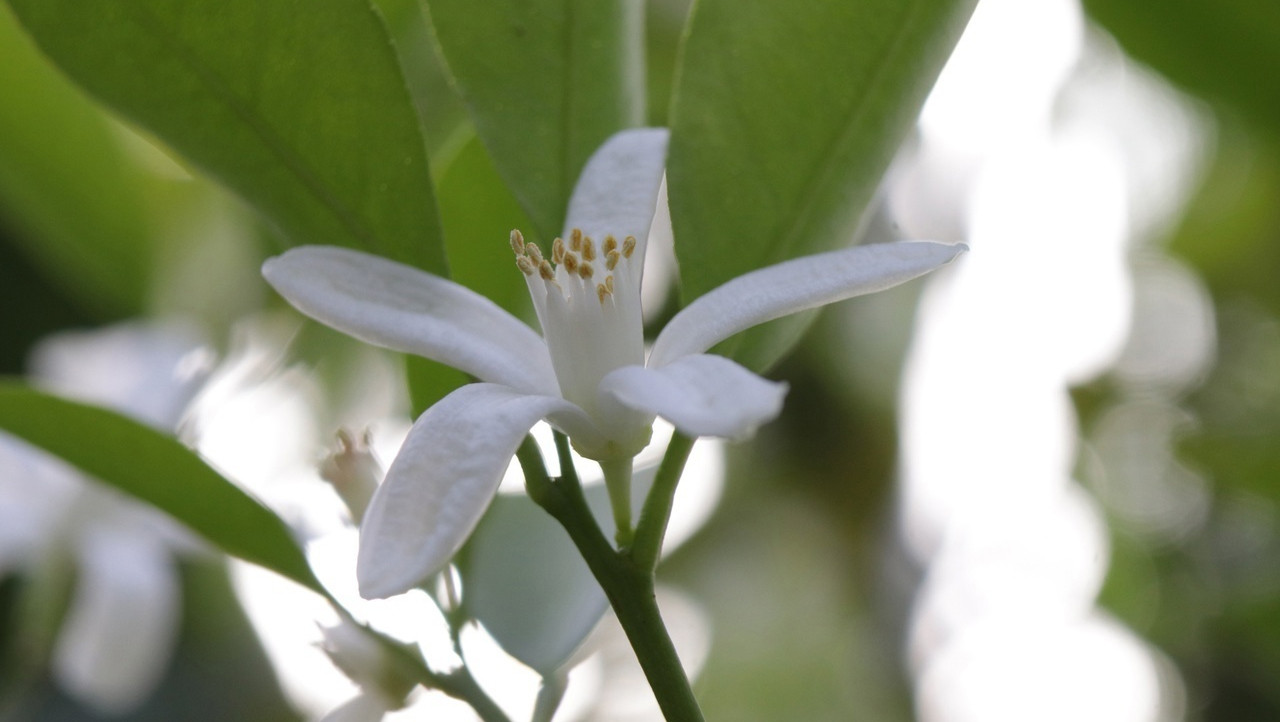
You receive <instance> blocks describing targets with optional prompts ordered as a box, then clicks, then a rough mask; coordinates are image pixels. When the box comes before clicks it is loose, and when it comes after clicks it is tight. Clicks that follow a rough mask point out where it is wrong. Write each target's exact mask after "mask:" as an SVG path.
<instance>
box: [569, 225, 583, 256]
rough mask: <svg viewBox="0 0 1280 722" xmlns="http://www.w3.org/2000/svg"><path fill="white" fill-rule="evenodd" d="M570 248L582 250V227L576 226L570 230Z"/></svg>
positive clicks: (574, 250)
mask: <svg viewBox="0 0 1280 722" xmlns="http://www.w3.org/2000/svg"><path fill="white" fill-rule="evenodd" d="M569 250H571V251H573V252H574V253H577V252H578V251H581V250H582V229H581V228H575V229H573V230H572V231H570V232H569Z"/></svg>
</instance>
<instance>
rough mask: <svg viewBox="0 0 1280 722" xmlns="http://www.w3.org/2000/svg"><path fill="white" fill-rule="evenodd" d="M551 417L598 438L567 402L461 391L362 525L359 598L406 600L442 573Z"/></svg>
mask: <svg viewBox="0 0 1280 722" xmlns="http://www.w3.org/2000/svg"><path fill="white" fill-rule="evenodd" d="M547 417H552V418H553V419H554V420H555V422H559V423H560V424H561V425H564V424H565V422H569V423H571V424H574V425H575V426H581V427H582V429H578V430H577V433H591V432H590V429H591V428H592V427H591V422H590V420H589V419H587V417H586V414H585V413H584V412H583V411H582V410H581V409H579V408H578V407H576V406H574V405H573V404H571V403H569V402H568V401H565V400H564V399H561V398H558V397H553V396H534V395H530V394H525V393H521V392H519V391H516V390H515V389H512V388H509V387H506V386H499V385H497V384H470V385H467V386H463V387H462V388H460V389H458V390H456V391H454V392H453V393H451V394H449V395H448V396H446V397H444V398H443V399H441V400H440V402H439V403H437V404H436V405H435V406H432V407H431V408H430V409H427V412H426V413H425V414H423V415H422V416H421V417H420V418H419V419H418V421H417V422H416V423H415V424H414V425H413V428H412V429H410V430H409V436H408V437H407V438H406V439H405V441H404V445H403V446H402V447H401V448H400V453H399V454H398V455H397V456H396V458H395V461H393V462H392V463H391V468H390V469H388V470H387V478H386V480H385V481H383V483H382V485H381V486H379V487H378V491H377V492H376V493H375V494H374V495H373V500H372V501H371V502H370V503H369V509H368V511H366V512H365V516H364V520H363V522H362V523H361V527H360V554H359V558H358V559H357V562H356V576H357V577H358V579H359V582H360V594H361V595H362V596H364V597H365V598H366V599H378V598H382V597H388V596H391V595H394V594H399V593H401V592H404V591H407V590H409V589H411V588H413V587H414V586H416V585H417V584H419V583H421V582H422V581H423V580H425V579H426V578H427V577H429V576H430V575H432V574H434V573H435V572H437V571H439V570H440V569H441V568H443V567H444V565H445V564H446V563H447V562H448V561H449V559H450V558H451V557H453V555H454V554H455V553H456V552H457V551H458V549H459V548H460V547H461V546H462V544H463V542H465V541H466V540H467V537H468V536H469V535H470V534H471V530H472V529H474V528H475V525H476V522H477V521H479V520H480V517H481V515H483V514H484V511H485V509H486V508H487V507H488V506H489V502H490V501H491V500H492V499H493V495H494V492H496V491H497V489H498V484H499V482H501V481H502V474H503V472H504V471H506V468H507V464H508V462H510V461H511V457H512V456H513V455H514V454H515V450H516V447H517V446H519V445H520V441H521V439H523V438H524V436H525V434H527V433H528V432H529V429H530V427H532V426H533V424H534V423H535V422H537V421H538V420H539V419H542V418H547ZM569 431H570V433H571V434H573V433H575V430H574V429H569Z"/></svg>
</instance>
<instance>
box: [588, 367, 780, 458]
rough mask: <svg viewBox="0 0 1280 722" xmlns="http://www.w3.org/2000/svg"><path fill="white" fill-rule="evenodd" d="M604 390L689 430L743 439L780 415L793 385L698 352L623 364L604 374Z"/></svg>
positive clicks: (616, 397) (603, 394) (602, 384)
mask: <svg viewBox="0 0 1280 722" xmlns="http://www.w3.org/2000/svg"><path fill="white" fill-rule="evenodd" d="M600 393H601V396H602V397H606V398H611V399H613V400H615V401H616V402H617V403H621V404H622V405H624V406H627V407H629V408H632V409H638V410H640V411H646V412H648V413H652V414H657V415H658V416H661V417H662V418H664V419H666V420H667V421H670V422H671V423H672V424H673V425H674V426H675V427H676V428H677V429H679V430H680V431H681V432H683V433H685V434H690V435H693V436H720V437H724V438H730V439H739V438H743V437H745V436H749V435H751V434H752V433H753V432H754V431H755V429H756V427H757V426H759V425H760V424H762V423H764V422H766V421H770V420H772V419H773V418H774V417H776V416H777V415H778V413H779V412H780V411H781V410H782V399H783V397H784V396H786V393H787V385H786V384H780V383H774V382H772V381H766V380H765V379H763V378H761V377H759V376H757V375H755V374H754V373H752V372H750V371H748V370H747V369H745V368H743V367H742V366H739V365H738V364H736V363H734V362H732V361H730V360H729V359H727V358H724V357H723V356H711V355H707V354H696V355H693V356H685V357H684V358H681V359H678V360H676V361H674V362H672V363H670V364H667V365H666V366H663V367H661V368H643V367H641V366H627V367H624V368H620V369H618V370H616V371H614V372H612V373H610V374H609V375H608V376H606V377H605V378H604V381H602V382H601V383H600ZM601 403H604V401H603V399H602V402H601Z"/></svg>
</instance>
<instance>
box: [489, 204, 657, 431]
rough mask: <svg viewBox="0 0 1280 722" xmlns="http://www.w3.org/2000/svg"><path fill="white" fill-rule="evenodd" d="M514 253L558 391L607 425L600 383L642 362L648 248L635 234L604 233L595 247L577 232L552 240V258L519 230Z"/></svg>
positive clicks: (514, 235) (514, 233)
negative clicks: (642, 285)
mask: <svg viewBox="0 0 1280 722" xmlns="http://www.w3.org/2000/svg"><path fill="white" fill-rule="evenodd" d="M511 250H513V251H515V254H516V266H517V267H519V269H520V271H521V272H522V273H524V276H525V282H526V283H527V284H528V286H529V295H530V296H531V297H532V298H533V307H534V309H535V310H536V312H537V314H538V321H539V323H541V324H542V334H543V337H544V338H545V339H546V342H547V348H548V350H549V351H550V352H551V363H552V365H553V366H554V368H555V371H556V379H557V380H558V381H559V383H560V393H561V394H562V395H563V396H564V397H565V398H566V399H568V400H569V401H572V402H573V403H575V404H577V405H578V406H580V407H582V409H583V410H584V411H586V412H587V413H588V414H590V415H591V416H592V418H595V419H596V420H597V423H602V424H603V425H607V424H608V421H609V420H607V419H602V418H600V415H599V414H598V413H597V388H598V387H599V386H600V380H601V379H603V378H604V376H605V375H606V374H608V373H609V372H610V371H612V370H614V369H616V368H619V367H622V366H631V365H643V364H644V328H643V321H642V319H641V314H640V276H641V271H642V265H643V262H644V253H643V249H639V248H638V247H637V243H636V239H635V238H634V237H632V236H627V237H626V238H625V239H623V241H622V242H621V243H619V242H618V240H617V239H616V238H614V237H613V236H605V239H604V242H603V243H602V244H600V245H599V246H597V245H596V242H595V240H594V239H592V238H591V237H590V236H587V235H584V234H583V233H582V231H580V230H578V229H576V228H575V229H574V230H573V231H572V232H571V233H570V234H569V242H568V243H565V242H564V240H562V239H560V238H557V239H555V241H554V242H553V243H552V245H551V258H550V259H548V258H546V257H544V256H543V255H542V250H541V249H540V248H538V246H537V245H536V244H534V243H526V242H525V240H524V236H523V235H521V233H520V231H512V232H511ZM606 431H607V429H606Z"/></svg>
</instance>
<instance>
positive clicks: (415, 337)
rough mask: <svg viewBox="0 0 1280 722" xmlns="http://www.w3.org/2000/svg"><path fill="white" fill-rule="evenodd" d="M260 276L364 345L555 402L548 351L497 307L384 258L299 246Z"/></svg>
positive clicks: (308, 312)
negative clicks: (547, 396) (430, 361)
mask: <svg viewBox="0 0 1280 722" xmlns="http://www.w3.org/2000/svg"><path fill="white" fill-rule="evenodd" d="M262 275H263V276H264V277H266V279H267V282H268V283H270V284H271V285H272V286H273V287H275V289H276V291H278V292H279V293H280V295H281V296H284V297H285V299H287V300H288V301H289V303H291V304H293V305H294V306H295V307H296V308H297V309H298V310H299V311H302V312H303V313H305V314H306V315H308V316H310V317H312V318H314V319H316V320H317V321H320V322H321V323H324V324H326V325H328V326H332V327H333V328H336V329H338V330H339V331H342V332H343V333H346V334H350V335H351V336H354V337H356V338H358V339H360V340H361V341H366V342H368V343H372V344H375V345H378V346H384V347H386V348H390V349H393V350H396V351H405V352H408V353H412V354H417V355H419V356H425V357H427V358H429V359H434V360H436V361H439V362H441V363H444V364H448V365H449V366H452V367H454V368H456V369H460V370H462V371H465V372H467V373H469V374H471V375H473V376H475V377H477V378H479V379H482V380H484V381H492V382H495V383H503V384H507V385H509V386H512V387H514V388H518V389H522V390H524V391H528V392H535V393H546V394H556V393H558V391H557V390H558V388H559V387H558V386H557V385H556V382H555V373H554V372H553V371H552V369H551V358H550V356H549V355H548V354H547V348H546V344H544V343H543V341H542V339H541V338H540V337H539V336H538V334H537V333H535V332H534V331H533V329H531V328H529V327H528V326H527V325H525V324H524V323H522V322H521V321H520V320H519V319H517V318H516V317H515V316H512V315H511V314H509V313H507V312H506V311H504V310H502V308H501V307H499V306H498V305H497V304H495V303H494V302H492V301H490V300H489V299H487V298H485V297H484V296H481V295H480V294H478V293H475V292H474V291H471V290H469V289H467V288H464V287H463V286H460V285H458V284H456V283H454V282H452V281H449V280H446V279H443V278H440V277H439V276H433V275H431V274H430V273H426V272H424V271H419V270H418V269H416V268H411V267H409V266H405V265H402V264H399V263H395V262H394V261H389V260H387V259H385V258H379V257H378V256H372V255H369V254H367V253H361V252H359V251H353V250H350V249H347V248H338V247H334V246H304V247H302V248H294V249H291V250H289V251H287V252H285V253H284V254H283V255H280V256H277V257H275V258H272V259H269V260H268V261H267V262H266V263H264V264H263V266H262Z"/></svg>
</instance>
